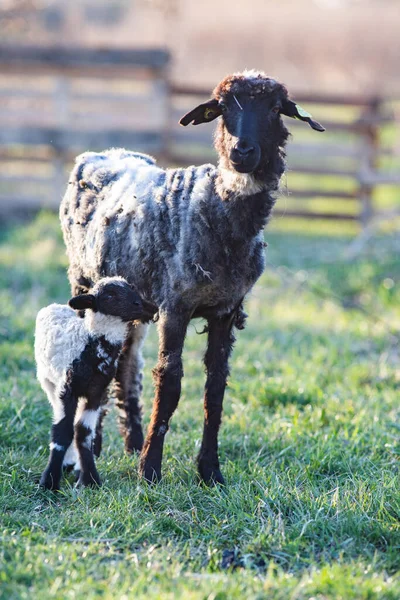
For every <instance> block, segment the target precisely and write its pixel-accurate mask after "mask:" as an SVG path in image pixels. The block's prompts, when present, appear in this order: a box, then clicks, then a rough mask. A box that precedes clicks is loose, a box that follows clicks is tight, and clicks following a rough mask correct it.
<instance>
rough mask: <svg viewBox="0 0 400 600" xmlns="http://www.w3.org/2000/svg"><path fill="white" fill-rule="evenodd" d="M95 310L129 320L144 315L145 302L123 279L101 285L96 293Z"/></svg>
mask: <svg viewBox="0 0 400 600" xmlns="http://www.w3.org/2000/svg"><path fill="white" fill-rule="evenodd" d="M95 310H97V311H98V312H101V313H103V314H105V315H112V316H115V317H120V319H122V321H126V322H129V321H135V320H136V319H140V318H141V317H142V315H143V304H142V300H141V298H140V296H139V294H138V293H137V292H136V291H134V290H133V289H132V288H131V287H130V285H128V283H126V282H122V281H121V282H118V283H106V284H105V285H103V286H101V287H100V289H99V290H98V291H97V293H96V294H95Z"/></svg>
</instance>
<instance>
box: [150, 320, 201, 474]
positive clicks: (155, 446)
mask: <svg viewBox="0 0 400 600" xmlns="http://www.w3.org/2000/svg"><path fill="white" fill-rule="evenodd" d="M189 320H190V315H189V314H187V313H184V314H182V313H181V314H176V313H173V314H172V313H166V312H160V318H159V321H158V330H159V351H158V363H157V366H156V368H155V369H154V370H153V376H154V383H155V398H154V404H153V412H152V415H151V421H150V425H149V429H148V432H147V437H146V440H145V443H144V447H143V452H142V455H141V459H140V473H141V475H142V476H143V477H144V478H145V479H146V480H147V481H149V482H153V481H154V482H156V481H159V480H160V479H161V461H162V454H163V446H164V438H165V434H166V433H167V431H168V427H169V421H170V419H171V417H172V415H173V413H174V411H175V409H176V407H177V405H178V402H179V397H180V394H181V379H182V377H183V369H182V349H183V344H184V341H185V335H186V329H187V326H188V323H189Z"/></svg>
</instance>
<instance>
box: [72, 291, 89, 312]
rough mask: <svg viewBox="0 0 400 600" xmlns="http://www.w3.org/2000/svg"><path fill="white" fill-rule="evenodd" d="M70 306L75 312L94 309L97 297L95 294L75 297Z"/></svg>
mask: <svg viewBox="0 0 400 600" xmlns="http://www.w3.org/2000/svg"><path fill="white" fill-rule="evenodd" d="M68 304H69V306H70V307H71V308H73V309H74V310H84V309H85V308H94V305H95V297H94V296H93V294H80V295H79V296H74V297H73V298H71V300H69V301H68Z"/></svg>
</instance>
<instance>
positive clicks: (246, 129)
mask: <svg viewBox="0 0 400 600" xmlns="http://www.w3.org/2000/svg"><path fill="white" fill-rule="evenodd" d="M249 92H250V93H249ZM280 96H281V93H280V90H279V89H278V90H277V91H272V92H269V91H268V92H264V93H262V92H259V93H257V90H256V89H255V90H251V89H250V90H249V91H247V92H243V93H240V92H237V93H232V92H228V93H226V94H224V95H223V96H222V97H221V99H220V100H219V106H220V107H221V110H222V117H223V121H222V123H221V126H220V131H219V137H220V140H218V139H217V143H218V142H219V149H221V146H223V150H224V151H223V156H225V158H226V159H228V161H229V166H230V167H231V168H233V169H234V170H235V171H237V172H239V173H254V172H255V171H257V169H258V168H259V167H260V165H261V164H263V163H267V162H268V161H269V160H270V159H271V154H272V153H273V152H274V151H275V149H276V147H277V145H278V146H280V145H282V144H283V143H284V142H285V140H286V137H287V130H286V128H285V127H284V125H283V123H282V121H281V118H280V114H279V111H280V108H281V99H280Z"/></svg>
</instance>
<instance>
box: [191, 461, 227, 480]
mask: <svg viewBox="0 0 400 600" xmlns="http://www.w3.org/2000/svg"><path fill="white" fill-rule="evenodd" d="M197 466H198V469H199V475H200V477H201V479H202V480H203V481H204V483H205V484H206V485H209V486H214V485H217V484H218V485H225V480H224V478H223V475H222V473H221V471H220V469H219V467H218V466H215V465H212V464H211V463H210V462H208V461H206V460H204V459H200V460H199V461H198V465H197Z"/></svg>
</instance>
